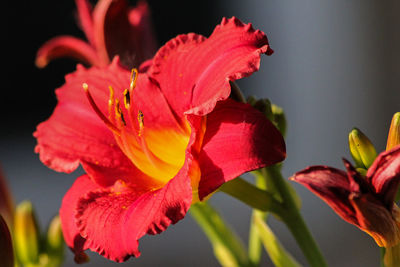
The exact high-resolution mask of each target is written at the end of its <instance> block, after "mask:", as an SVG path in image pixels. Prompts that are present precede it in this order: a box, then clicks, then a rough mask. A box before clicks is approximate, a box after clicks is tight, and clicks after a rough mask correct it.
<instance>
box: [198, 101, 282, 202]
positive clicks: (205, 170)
mask: <svg viewBox="0 0 400 267" xmlns="http://www.w3.org/2000/svg"><path fill="white" fill-rule="evenodd" d="M285 156H286V151H285V142H284V140H283V137H282V135H281V134H280V132H279V131H278V130H277V129H276V128H275V126H274V125H273V124H272V123H271V122H270V121H269V120H268V119H267V118H266V117H265V115H264V114H262V113H261V112H259V111H257V110H255V109H254V108H252V107H251V106H250V105H247V104H242V103H238V102H235V101H233V100H230V99H227V100H225V101H222V102H218V104H217V106H216V107H215V109H214V110H213V112H211V113H210V114H208V115H207V127H206V133H205V136H204V141H203V148H202V151H201V153H200V156H199V163H200V168H201V180H200V188H199V195H200V198H203V197H204V196H206V195H208V194H209V193H211V192H213V191H214V190H215V189H217V188H218V187H219V186H220V185H222V184H223V183H225V182H227V181H229V180H231V179H233V178H236V177H237V176H239V175H241V174H242V173H244V172H247V171H251V170H254V169H258V168H261V167H264V166H267V165H271V164H274V163H278V162H280V161H282V160H283V159H284V158H285Z"/></svg>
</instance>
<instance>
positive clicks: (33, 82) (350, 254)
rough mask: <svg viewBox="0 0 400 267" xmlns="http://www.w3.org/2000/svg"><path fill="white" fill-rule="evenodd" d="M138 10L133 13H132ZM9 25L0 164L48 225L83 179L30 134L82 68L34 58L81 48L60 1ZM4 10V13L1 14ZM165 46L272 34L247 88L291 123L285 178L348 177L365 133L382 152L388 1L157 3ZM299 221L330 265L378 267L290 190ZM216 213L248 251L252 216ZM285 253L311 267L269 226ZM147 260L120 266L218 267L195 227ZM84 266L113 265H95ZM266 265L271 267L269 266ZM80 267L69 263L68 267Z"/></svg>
mask: <svg viewBox="0 0 400 267" xmlns="http://www.w3.org/2000/svg"><path fill="white" fill-rule="evenodd" d="M133 3H134V2H132V4H133ZM4 4H5V7H3V9H2V11H3V12H2V13H3V14H2V16H1V22H2V23H1V25H2V31H1V35H0V36H1V41H2V47H3V50H2V55H1V59H2V61H1V64H2V72H1V73H2V75H1V77H2V83H1V96H0V99H1V104H0V112H1V113H0V114H1V120H0V122H1V124H0V125H1V126H0V164H1V165H2V166H3V169H4V172H5V174H6V176H7V179H8V181H9V184H10V187H11V190H12V192H13V194H14V198H15V200H16V202H17V203H18V202H20V201H22V200H24V199H30V200H32V202H33V203H34V205H35V206H36V209H37V213H38V215H39V221H40V223H41V224H42V226H45V225H46V224H47V222H48V221H49V219H50V217H51V216H52V215H54V214H55V213H56V212H57V210H58V207H59V205H60V202H61V198H62V196H63V194H64V193H65V192H66V190H68V188H69V187H70V185H71V184H72V182H73V180H74V178H75V177H77V176H78V175H79V173H81V170H79V171H77V172H76V173H73V174H70V175H66V174H60V173H56V172H54V171H52V170H49V169H48V168H46V167H45V166H44V165H42V164H41V162H40V161H39V159H38V155H36V154H34V152H33V149H34V146H35V140H34V138H33V137H32V133H33V132H34V130H35V127H36V125H37V124H38V123H40V122H41V121H44V120H46V119H47V118H48V117H49V116H50V115H51V112H52V110H53V108H54V107H55V105H56V99H55V95H54V89H55V88H57V87H59V86H61V85H62V84H63V81H64V75H65V74H66V73H69V72H72V71H74V69H75V65H76V63H75V62H74V61H72V60H68V59H59V60H56V61H53V62H52V63H50V64H49V65H48V66H47V67H46V68H45V69H37V68H36V67H35V66H34V59H35V53H36V51H37V49H38V48H39V47H40V45H41V44H43V43H44V42H45V41H46V40H48V39H50V38H52V37H54V36H57V35H61V34H69V35H73V36H77V37H81V38H83V34H82V32H81V31H80V30H79V28H78V27H77V26H76V23H75V4H74V1H72V0H69V1H67V0H64V1H50V0H41V1H27V0H25V1H6V2H5V3H4ZM4 4H3V5H4ZM149 4H150V6H151V9H152V13H153V19H154V26H155V31H156V34H157V38H158V40H159V43H160V44H163V43H165V42H166V41H168V40H169V39H170V38H172V37H174V36H176V35H177V34H180V33H187V32H196V33H201V34H203V35H205V36H209V35H210V33H211V32H212V30H213V28H214V27H215V25H217V24H218V23H219V22H220V21H221V19H222V17H223V16H226V17H231V16H233V15H235V16H237V17H239V18H240V19H241V20H243V21H244V22H252V23H253V24H254V26H255V28H259V29H261V30H263V31H264V32H266V33H267V35H268V37H269V40H270V43H271V46H272V48H273V49H274V50H275V53H274V55H272V56H271V57H266V56H263V58H262V63H261V70H260V71H259V72H258V73H256V74H254V75H253V76H252V77H250V78H246V79H245V80H243V81H240V82H239V85H240V86H241V88H242V89H243V91H244V92H245V94H246V95H250V94H253V95H257V96H259V97H268V98H270V99H271V100H272V101H273V102H275V103H277V104H279V105H281V106H282V107H283V108H284V109H285V111H286V115H287V118H288V121H289V132H288V136H287V150H288V158H287V160H286V163H285V167H284V175H285V176H286V177H289V176H290V175H292V174H293V173H294V172H295V171H298V170H300V169H303V168H304V167H306V166H307V165H313V164H327V165H331V166H334V167H338V168H342V166H341V157H343V156H345V157H347V158H348V157H349V154H348V149H347V134H348V132H349V131H350V130H351V128H352V127H354V126H357V127H359V128H360V129H362V130H363V131H364V132H365V133H366V134H367V135H368V136H369V137H370V138H371V140H372V141H373V142H374V143H375V145H376V147H377V150H378V151H382V150H383V149H384V146H385V142H386V135H387V131H388V127H389V123H390V119H391V116H392V114H393V113H394V112H396V111H399V110H400V105H399V104H400V103H399V99H400V90H399V78H400V66H399V65H400V64H399V63H400V52H399V49H398V47H400V38H399V36H400V33H399V31H398V29H399V25H400V17H399V16H398V15H397V14H398V13H399V11H400V6H399V4H398V3H397V1H395V0H391V1H372V0H371V1H368V0H358V1H355V0H354V1H346V0H340V1H329V2H328V1H319V0H304V1H298V2H294V3H293V2H291V1H274V0H264V1H261V0H251V1H229V0H219V1H149ZM294 186H295V188H296V190H297V191H298V192H299V194H300V196H301V197H302V199H303V208H302V212H303V214H304V217H305V220H306V221H307V223H308V225H309V226H310V228H311V231H312V232H313V234H314V236H315V238H316V240H317V242H318V243H319V244H320V247H321V249H322V251H323V253H324V254H325V256H326V258H327V260H328V263H329V265H330V266H341V267H342V266H378V262H379V251H378V249H377V246H376V244H375V243H374V242H373V240H372V239H371V238H370V237H369V236H368V235H366V234H364V233H362V232H361V231H359V230H358V229H357V228H355V227H354V226H351V225H349V224H347V223H345V222H343V221H342V220H340V219H339V218H338V216H336V214H334V213H333V212H332V211H331V210H330V209H329V208H328V207H327V206H326V205H325V204H324V203H323V202H322V201H321V200H319V199H318V198H316V197H315V196H313V195H312V194H311V193H310V192H308V191H306V190H305V189H304V188H302V187H300V186H298V185H294ZM211 201H212V203H213V204H214V205H215V206H216V207H217V208H218V209H219V210H221V211H222V213H223V215H224V216H225V217H226V218H227V220H228V221H229V222H230V223H231V224H232V225H233V226H234V227H235V229H236V230H237V231H238V233H239V235H240V236H241V237H242V238H243V239H244V240H246V238H247V231H248V223H249V214H250V209H249V208H247V207H246V206H244V205H242V204H241V203H239V202H237V201H236V200H232V199H230V198H229V197H227V196H225V195H221V194H216V195H215V196H214V197H213V198H212V200H211ZM271 225H272V228H273V229H274V230H275V232H276V233H277V235H278V236H279V238H280V239H281V240H282V243H283V244H284V245H285V246H286V247H287V248H288V250H289V251H290V252H292V253H293V255H294V256H295V257H296V258H298V259H299V261H300V262H302V263H303V264H305V260H304V257H303V256H302V254H301V252H300V251H299V249H298V248H297V246H296V244H295V242H294V240H293V238H292V237H291V236H290V234H289V233H288V231H287V230H286V228H285V226H283V225H282V224H281V223H279V222H277V221H275V220H272V221H271ZM140 249H141V251H142V256H141V257H140V258H138V259H131V260H129V261H128V262H127V263H125V264H124V265H132V266H218V263H217V261H216V260H215V259H214V257H213V254H212V249H211V246H210V245H209V244H208V241H207V239H206V238H205V237H204V235H203V234H202V232H201V231H200V230H199V228H198V227H197V226H196V224H195V222H193V220H192V219H191V218H190V216H187V218H185V219H184V220H183V221H181V222H179V223H178V224H177V225H175V226H172V227H170V228H169V229H168V230H167V231H166V232H164V233H162V234H161V235H159V236H152V237H149V236H146V237H144V238H143V239H142V240H141V242H140ZM91 257H92V261H91V263H90V264H88V265H87V266H103V265H104V266H114V265H115V266H116V265H117V264H113V263H111V262H109V261H107V260H104V259H102V258H101V257H98V256H96V255H94V254H91ZM270 264H271V263H270V262H269V261H268V260H267V258H266V257H265V258H264V264H263V266H270ZM71 265H73V262H72V257H71V254H68V257H67V261H66V263H65V266H71Z"/></svg>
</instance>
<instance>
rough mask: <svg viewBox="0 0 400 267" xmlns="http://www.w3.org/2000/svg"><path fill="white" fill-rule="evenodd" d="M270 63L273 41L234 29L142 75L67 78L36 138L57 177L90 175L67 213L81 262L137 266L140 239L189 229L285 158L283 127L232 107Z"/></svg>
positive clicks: (68, 202) (184, 40) (167, 51)
mask: <svg viewBox="0 0 400 267" xmlns="http://www.w3.org/2000/svg"><path fill="white" fill-rule="evenodd" d="M263 53H266V54H270V53H272V50H271V49H270V48H269V44H268V39H267V37H266V35H265V34H264V33H263V32H261V31H259V30H254V29H253V28H252V26H251V24H247V25H245V24H243V23H242V22H240V21H239V20H238V19H236V18H231V19H229V20H228V19H225V18H224V19H223V20H222V23H221V25H219V26H217V27H216V28H215V30H214V32H213V33H212V35H211V36H210V37H209V38H208V39H207V38H205V37H203V36H201V35H197V34H193V33H191V34H187V35H179V36H177V37H176V38H174V39H172V40H171V41H169V42H168V43H166V44H165V45H164V46H163V47H162V48H161V49H160V50H159V51H158V52H157V54H156V55H155V57H154V58H153V60H152V62H151V64H150V65H149V64H148V63H146V65H145V66H143V67H142V68H140V69H139V74H135V71H132V73H131V72H129V71H127V70H126V69H125V68H124V67H121V65H120V62H119V59H118V57H117V58H116V59H115V60H114V61H113V62H112V64H111V65H110V66H107V67H105V68H99V67H93V68H90V69H85V68H83V67H82V66H78V68H77V71H76V72H75V73H73V74H70V75H67V76H66V83H65V85H64V86H62V87H61V88H60V89H58V90H57V92H56V93H57V97H58V101H59V102H58V105H57V107H56V109H55V111H54V113H53V115H52V116H51V117H50V119H49V120H47V121H46V122H43V123H42V124H40V125H39V126H38V128H37V131H36V132H35V134H34V135H35V137H36V138H37V140H38V145H37V147H36V152H38V153H40V158H41V160H42V161H43V162H44V163H45V164H46V165H48V166H49V167H51V168H53V169H55V170H57V171H63V172H71V171H73V170H75V169H76V168H77V167H78V165H79V164H81V165H82V166H83V168H84V170H85V171H86V173H87V175H83V176H81V177H79V178H78V179H77V180H76V182H75V183H74V184H73V186H72V188H71V189H70V190H69V191H68V192H67V194H66V195H65V197H64V199H63V202H62V207H61V210H60V216H61V220H62V228H63V231H64V236H65V240H66V242H67V244H68V245H69V246H70V247H71V248H72V249H73V251H74V252H75V253H76V255H77V258H76V259H77V260H79V259H84V258H83V257H84V254H83V250H85V249H89V248H90V249H92V250H94V251H97V252H99V253H100V254H101V255H103V256H105V257H107V258H109V259H111V260H114V261H124V260H126V259H127V258H129V257H130V256H135V257H137V256H139V255H140V252H139V250H138V239H139V238H140V237H142V236H143V235H145V234H146V233H147V234H156V233H160V232H162V231H164V230H165V229H166V228H167V227H168V226H169V225H170V224H171V223H172V224H173V223H176V222H177V221H179V220H181V219H182V218H183V217H184V216H185V214H186V212H187V211H188V209H189V207H190V205H191V203H193V202H196V201H198V200H201V199H203V198H204V197H206V196H207V195H209V194H210V193H212V192H214V191H215V190H216V189H217V188H218V187H219V186H221V185H222V184H223V183H225V182H226V181H229V180H231V179H234V178H236V177H237V176H239V175H240V174H242V173H244V172H247V171H250V170H253V169H257V168H261V167H264V166H267V165H270V164H274V163H277V162H280V161H282V160H283V159H284V158H285V144H284V140H283V137H282V135H281V134H280V133H279V131H278V130H277V129H276V128H275V127H274V126H273V124H272V123H271V122H270V121H269V120H268V119H266V117H265V116H264V115H263V114H262V113H261V112H259V111H257V110H255V109H254V108H252V107H251V106H250V105H248V104H243V103H238V102H235V101H234V100H232V99H229V98H228V97H229V95H230V83H229V82H230V81H234V80H236V79H240V78H242V77H245V76H249V75H250V74H251V73H253V72H254V71H257V70H258V68H259V64H260V55H261V54H263ZM145 70H147V71H146V72H144V71H145ZM82 85H83V87H84V88H85V90H83V89H82ZM125 88H129V89H126V90H124V89H125ZM109 91H110V93H109ZM85 93H86V96H85ZM109 94H110V96H109ZM119 99H121V100H122V99H123V101H121V102H123V104H122V105H120V101H119ZM104 114H108V117H106V116H105V115H104Z"/></svg>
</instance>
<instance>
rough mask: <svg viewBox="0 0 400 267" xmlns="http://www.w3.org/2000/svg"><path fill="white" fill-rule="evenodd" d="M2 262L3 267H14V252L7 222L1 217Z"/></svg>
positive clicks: (0, 255) (0, 260)
mask: <svg viewBox="0 0 400 267" xmlns="http://www.w3.org/2000/svg"><path fill="white" fill-rule="evenodd" d="M0 262H1V266H4V267H14V251H13V246H12V240H11V234H10V231H9V229H8V227H7V223H6V221H5V220H4V219H3V217H2V216H1V215H0Z"/></svg>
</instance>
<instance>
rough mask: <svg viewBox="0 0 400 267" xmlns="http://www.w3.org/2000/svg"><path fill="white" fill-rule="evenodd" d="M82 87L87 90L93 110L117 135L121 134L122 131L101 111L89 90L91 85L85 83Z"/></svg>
mask: <svg viewBox="0 0 400 267" xmlns="http://www.w3.org/2000/svg"><path fill="white" fill-rule="evenodd" d="M82 87H83V90H84V91H85V94H86V97H87V99H88V100H89V103H90V105H91V106H92V108H93V110H94V111H95V112H96V114H97V116H99V118H100V119H101V120H102V121H103V122H104V123H105V124H106V126H107V127H108V128H109V129H110V130H111V131H113V132H114V133H115V134H117V135H120V134H121V131H120V130H119V129H118V128H117V127H116V126H115V125H114V124H112V123H111V122H110V120H109V119H107V118H106V116H104V114H103V113H102V112H101V110H100V109H99V107H98V106H97V105H96V103H95V102H94V99H93V97H92V95H91V94H90V92H89V86H88V85H87V83H83V84H82Z"/></svg>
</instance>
